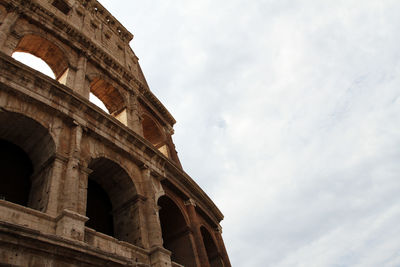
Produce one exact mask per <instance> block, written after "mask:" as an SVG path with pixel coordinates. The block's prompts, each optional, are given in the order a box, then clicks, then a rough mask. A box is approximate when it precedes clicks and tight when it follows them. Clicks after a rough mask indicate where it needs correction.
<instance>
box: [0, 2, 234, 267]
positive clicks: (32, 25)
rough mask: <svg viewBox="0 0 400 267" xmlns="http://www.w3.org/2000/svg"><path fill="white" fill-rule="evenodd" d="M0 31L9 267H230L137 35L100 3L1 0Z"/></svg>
mask: <svg viewBox="0 0 400 267" xmlns="http://www.w3.org/2000/svg"><path fill="white" fill-rule="evenodd" d="M0 22H1V24H0V148H1V149H0V169H1V174H0V196H1V199H0V266H57V267H59V266H65V267H67V266H68V267H71V266H154V267H161V266H163V267H168V266H187V267H194V266H197V267H200V266H201V267H208V266H210V267H214V266H225V267H227V266H230V263H229V259H228V255H227V253H226V250H225V247H224V243H223V241H222V237H221V227H220V225H219V223H220V221H221V220H222V219H223V215H222V213H221V212H220V211H219V210H218V208H217V207H216V206H215V204H214V203H213V202H212V201H211V200H210V198H209V197H208V196H207V195H206V194H205V193H204V192H203V191H202V190H201V188H200V187H199V186H198V185H197V184H196V183H195V182H194V181H193V180H192V179H191V178H190V177H189V176H188V175H187V174H186V173H185V172H184V171H183V170H182V166H181V164H180V162H179V159H178V156H177V153H176V151H175V147H174V144H173V142H172V138H171V135H172V134H173V125H174V123H175V120H174V118H173V117H172V116H171V114H170V113H169V112H168V111H167V109H166V108H165V107H164V106H163V105H162V103H161V102H160V101H159V100H158V99H157V98H156V97H155V96H154V94H153V93H152V92H151V91H150V89H149V87H148V85H147V83H146V80H145V78H144V75H143V73H142V71H141V69H140V66H139V63H138V58H137V57H136V56H135V54H134V52H133V51H132V50H131V48H130V46H129V41H130V40H131V39H132V38H133V36H132V34H131V33H129V32H128V31H127V30H126V29H125V28H124V27H123V26H122V25H121V24H120V23H119V22H118V21H117V20H116V19H115V18H114V17H113V16H112V15H111V14H110V13H109V12H108V11H107V10H106V9H104V7H102V6H101V5H100V4H99V3H98V2H97V1H94V0H0ZM14 52H26V53H30V54H32V55H35V56H37V57H39V58H41V59H42V60H43V61H45V62H46V63H47V64H48V65H49V66H50V68H51V69H52V71H53V72H54V75H55V77H56V79H51V78H49V77H47V76H45V75H43V74H41V73H40V72H38V71H36V70H33V69H31V68H30V67H28V66H26V65H24V64H22V63H20V62H18V61H16V60H14V59H13V58H12V57H11V55H12V54H13V53H14ZM90 92H91V93H93V94H94V95H96V96H97V97H98V98H99V99H100V100H101V101H102V102H103V103H104V104H105V106H106V108H107V110H108V111H109V113H106V112H104V111H102V110H101V109H100V108H98V107H97V106H96V105H94V104H92V103H91V102H90V101H89V93H90Z"/></svg>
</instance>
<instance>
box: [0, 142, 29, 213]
mask: <svg viewBox="0 0 400 267" xmlns="http://www.w3.org/2000/svg"><path fill="white" fill-rule="evenodd" d="M0 147H1V149H0V170H1V173H2V174H1V176H2V179H1V180H0V199H4V200H7V201H10V202H13V203H16V204H19V205H22V206H28V200H29V191H30V189H31V175H32V173H33V166H32V162H31V160H30V159H29V157H28V155H27V154H26V153H25V152H24V151H23V150H22V149H21V148H20V147H18V146H16V145H14V144H13V143H10V142H7V141H5V140H2V139H0Z"/></svg>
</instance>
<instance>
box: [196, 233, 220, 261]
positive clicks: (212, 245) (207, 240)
mask: <svg viewBox="0 0 400 267" xmlns="http://www.w3.org/2000/svg"><path fill="white" fill-rule="evenodd" d="M200 232H201V236H202V238H203V243H204V247H205V249H206V252H207V258H208V262H209V264H210V267H223V266H224V264H223V261H222V259H221V257H220V254H219V252H218V247H217V245H216V242H215V239H214V238H213V236H212V235H211V233H210V231H209V230H208V229H207V228H206V227H205V226H201V227H200Z"/></svg>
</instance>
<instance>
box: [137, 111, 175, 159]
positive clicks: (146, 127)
mask: <svg viewBox="0 0 400 267" xmlns="http://www.w3.org/2000/svg"><path fill="white" fill-rule="evenodd" d="M142 128H143V137H144V138H145V139H146V140H147V141H149V142H150V143H151V144H152V145H153V146H154V147H155V148H157V149H158V150H159V151H160V152H161V153H162V154H163V155H164V156H166V157H167V158H170V151H169V148H168V145H167V138H166V136H165V133H163V131H162V130H161V127H160V126H159V125H158V124H157V123H156V122H155V121H154V120H153V119H152V118H151V117H150V116H149V115H147V114H142Z"/></svg>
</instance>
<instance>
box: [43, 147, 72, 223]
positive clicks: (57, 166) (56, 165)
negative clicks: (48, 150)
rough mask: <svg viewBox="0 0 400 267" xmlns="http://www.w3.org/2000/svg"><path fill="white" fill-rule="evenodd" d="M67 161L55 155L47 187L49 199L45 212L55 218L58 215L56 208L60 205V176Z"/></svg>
mask: <svg viewBox="0 0 400 267" xmlns="http://www.w3.org/2000/svg"><path fill="white" fill-rule="evenodd" d="M67 161H68V159H67V158H65V157H62V156H60V155H55V157H54V162H53V167H52V173H51V180H50V186H49V197H48V203H47V210H46V213H48V214H49V215H51V216H56V215H57V214H58V208H59V204H60V202H59V201H60V195H59V194H60V186H61V181H62V175H63V172H64V167H65V165H66V163H67Z"/></svg>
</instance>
